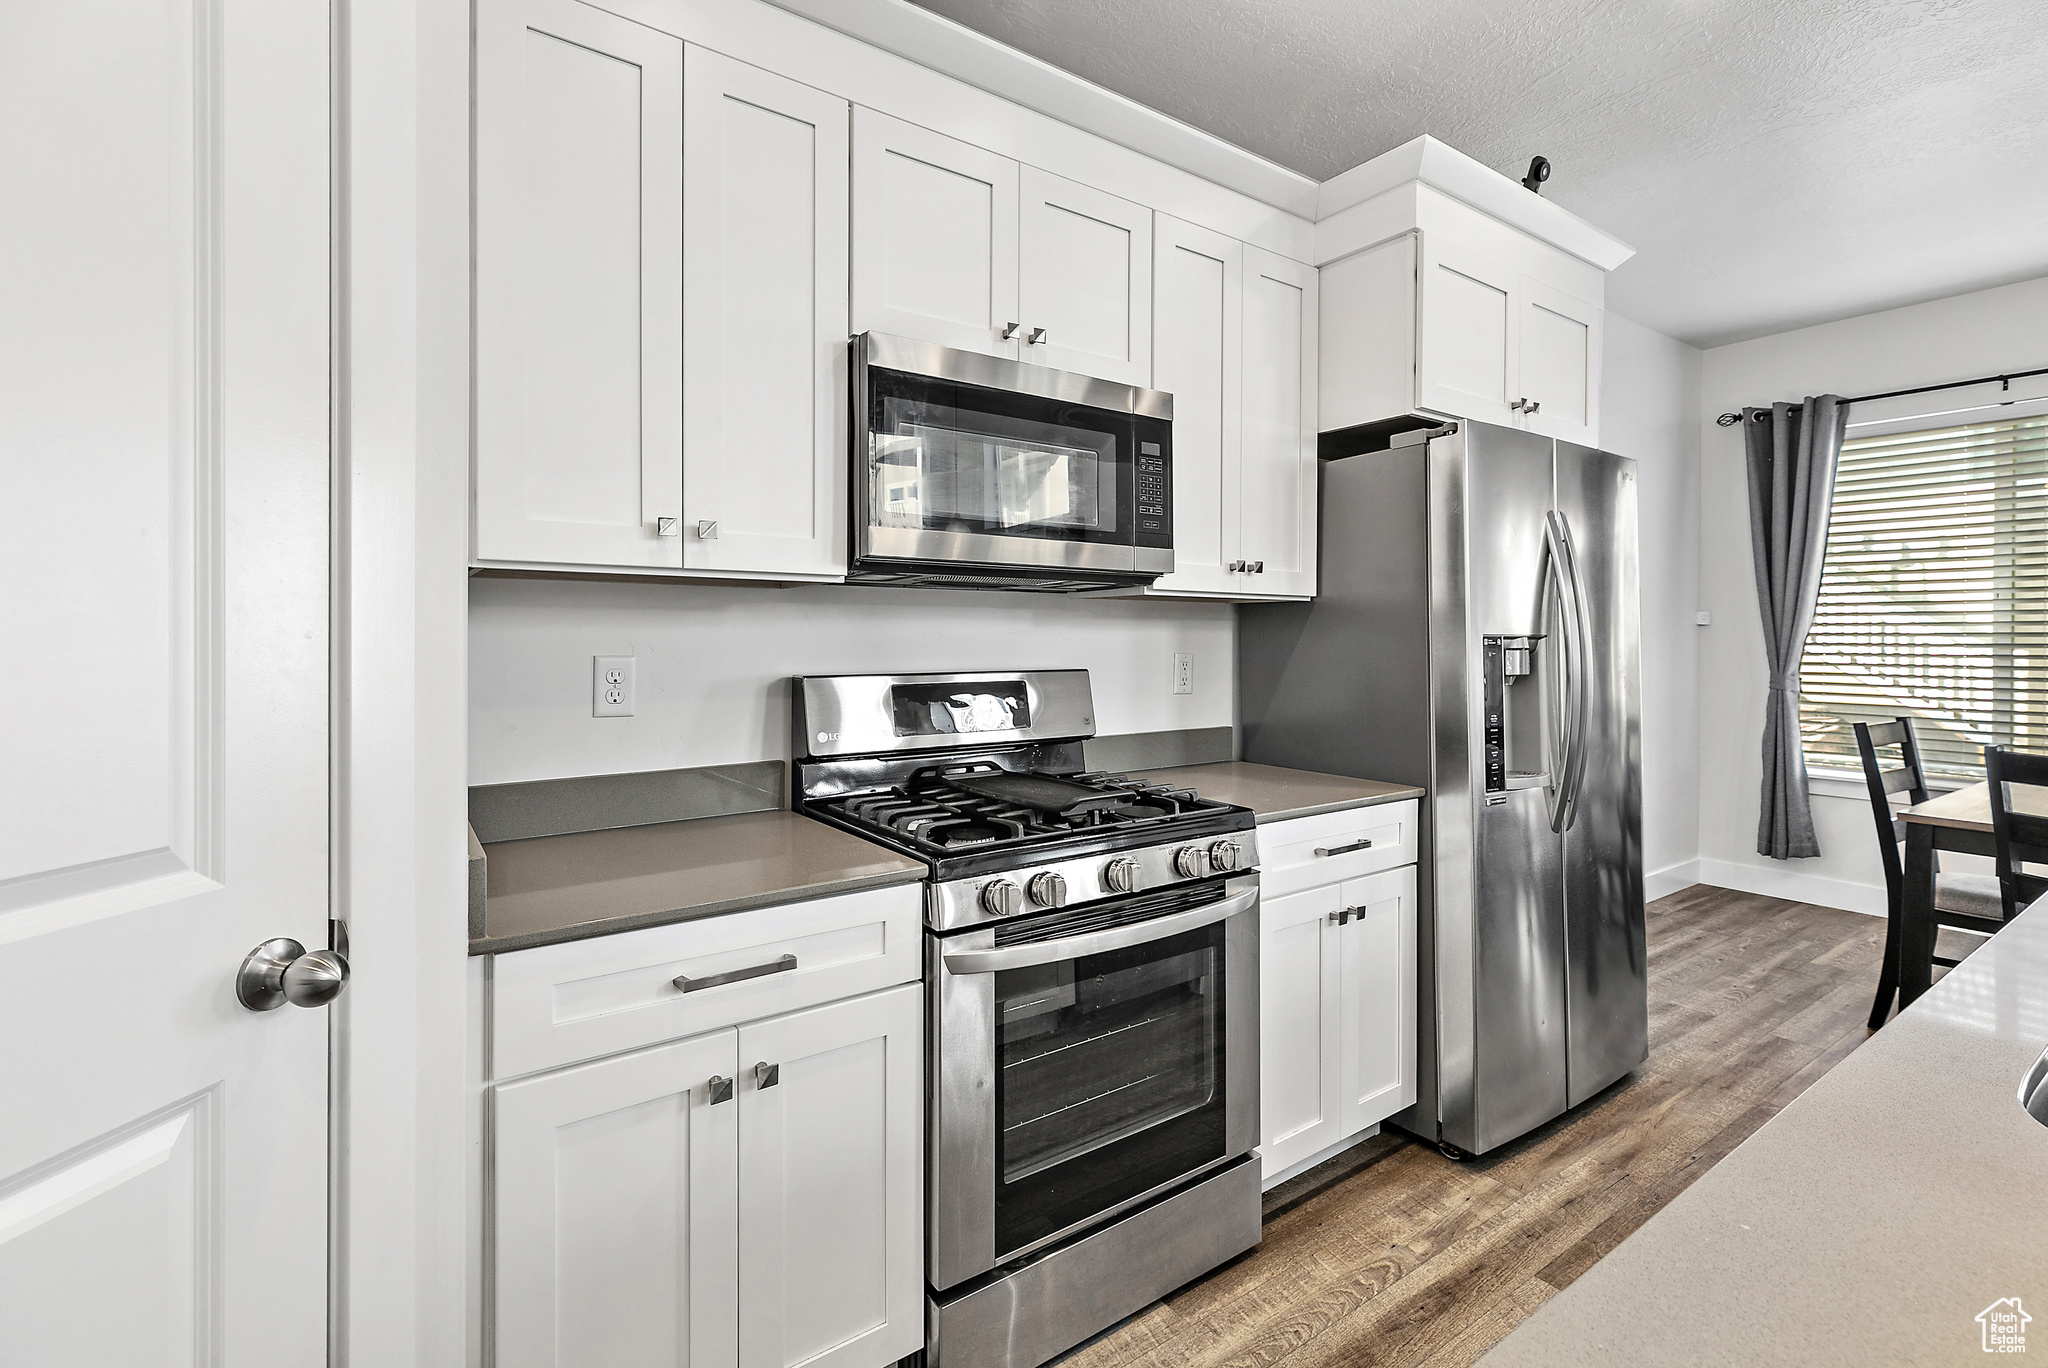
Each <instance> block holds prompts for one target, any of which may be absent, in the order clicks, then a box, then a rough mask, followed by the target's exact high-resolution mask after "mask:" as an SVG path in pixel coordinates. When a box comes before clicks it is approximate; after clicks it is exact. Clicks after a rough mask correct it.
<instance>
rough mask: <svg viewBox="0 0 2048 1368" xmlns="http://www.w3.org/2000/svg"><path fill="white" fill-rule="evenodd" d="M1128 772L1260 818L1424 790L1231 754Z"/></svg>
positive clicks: (1396, 798) (1366, 803) (1391, 799)
mask: <svg viewBox="0 0 2048 1368" xmlns="http://www.w3.org/2000/svg"><path fill="white" fill-rule="evenodd" d="M1131 777H1132V778H1133V779H1144V780H1147V781H1149V782H1152V783H1158V784H1177V785H1184V786H1185V787H1188V788H1191V789H1194V790H1195V791H1196V792H1197V793H1200V794H1201V795H1202V796H1203V797H1204V798H1214V799H1216V800H1218V801H1219V802H1224V803H1236V804H1237V805H1238V806H1239V807H1248V808H1250V809H1251V810H1252V811H1253V812H1256V813H1258V814H1259V820H1260V821H1261V822H1281V821H1285V820H1287V819H1288V818H1290V817H1313V816H1314V815H1316V814H1317V813H1319V812H1342V811H1343V810H1344V809H1346V808H1356V807H1371V806H1372V805H1373V804H1375V803H1397V802H1400V801H1401V800H1402V799H1404V798H1420V797H1421V796H1422V790H1421V789H1419V788H1415V787H1413V786H1412V785H1408V784H1383V783H1381V782H1379V781H1378V780H1376V779H1347V778H1345V777H1344V776H1343V775H1341V774H1316V773H1313V772H1312V771H1309V770H1294V769H1282V768H1280V767H1279V766H1277V765H1254V764H1252V763H1250V762H1249V761H1245V760H1230V761H1226V762H1224V763H1223V764H1220V765H1182V766H1179V767H1177V768H1175V769H1158V770H1144V771H1141V772H1140V773H1137V774H1134V775H1132V776H1131Z"/></svg>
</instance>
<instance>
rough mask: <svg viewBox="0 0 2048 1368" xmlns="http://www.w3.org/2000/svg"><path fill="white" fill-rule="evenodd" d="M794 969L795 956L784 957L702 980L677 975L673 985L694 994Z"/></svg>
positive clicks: (708, 975)
mask: <svg viewBox="0 0 2048 1368" xmlns="http://www.w3.org/2000/svg"><path fill="white" fill-rule="evenodd" d="M794 968H796V956H795V955H784V956H783V957H782V958H781V959H779V960H776V961H775V962H774V963H772V964H750V965H748V966H747V967H746V968H744V969H729V970H727V971H726V972H725V973H723V974H706V975H705V976H704V977H703V978H691V977H690V976H689V975H687V974H677V975H676V977H675V985H676V987H678V988H680V989H682V990H683V991H684V992H686V993H694V992H697V991H698V990H699V989H702V988H717V987H720V986H722V985H724V984H727V983H739V982H741V981H742V980H744V979H750V978H760V977H761V976H762V975H763V974H786V973H788V972H789V971H790V970H792V969H794Z"/></svg>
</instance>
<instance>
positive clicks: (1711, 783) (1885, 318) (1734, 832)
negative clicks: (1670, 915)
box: [1698, 279, 2048, 913]
mask: <svg viewBox="0 0 2048 1368" xmlns="http://www.w3.org/2000/svg"><path fill="white" fill-rule="evenodd" d="M2044 358H2048V279H2043V280H2034V281H2027V282H2024V283H2022V284H2018V285H2007V286H2003V287H2001V288H1999V289H1995V290H1983V291H1980V292H1978V293H1975V294H1967V295H1957V296H1955V297H1954V298H1950V299H1942V300H1936V301H1934V302H1933V303H1929V304H1916V305H1913V306H1911V307H1910V308H1904V309H1891V310H1888V311H1886V312H1884V313H1876V314H1869V315H1866V316H1864V317H1862V318H1851V319H1845V320H1843V321H1841V322H1838V323H1826V324H1822V325H1820V326H1818V327H1812V328H1802V329H1799V330H1798V331H1795V332H1788V333H1779V334H1777V335H1775V336H1772V337H1760V338H1757V339H1755V340H1753V341H1749V342H1737V343H1732V344H1730V345H1728V346H1725V347H1715V348H1713V349H1711V350H1709V351H1708V352H1707V353H1706V355H1705V362H1704V370H1703V373H1702V379H1701V395H1700V397H1701V404H1700V409H1699V414H1700V417H1699V426H1698V434H1699V440H1700V450H1701V462H1700V466H1701V480H1700V506H1699V507H1700V606H1701V607H1703V608H1706V609H1708V610H1709V611H1711V612H1712V613H1713V615H1714V625H1713V626H1712V627H1710V628H1706V629H1703V630H1702V632H1701V634H1700V637H1701V641H1700V645H1701V651H1700V676H1699V678H1700V683H1699V700H1700V735H1701V737H1702V738H1703V740H1704V744H1703V746H1702V750H1701V767H1700V812H1701V818H1700V855H1701V875H1700V877H1701V879H1702V881H1703V882H1706V883H1711V884H1718V885H1721V886H1723V887H1727V888H1740V889H1745V890H1748V891H1751V892H1759V893H1771V894H1776V895H1778V896H1781V897H1790V898H1798V899H1801V900H1803V901H1807V902H1815V903H1820V904H1822V905H1823V906H1828V907H1844V908H1850V909H1852V910H1855V911H1860V912H1872V913H1881V912H1882V911H1883V910H1884V887H1883V885H1884V875H1883V872H1882V870H1881V868H1880V867H1879V865H1878V857H1877V837H1876V833H1875V831H1874V830H1873V828H1872V825H1871V820H1870V808H1869V800H1868V799H1867V798H1864V797H1862V796H1860V795H1858V794H1856V793H1854V791H1853V789H1852V790H1850V791H1847V792H1837V793H1822V792H1816V793H1815V794H1814V795H1813V821H1814V829H1815V832H1816V834H1817V835H1818V836H1819V839H1820V848H1821V853H1820V855H1819V856H1818V857H1817V858H1815V859H1811V860H1771V859H1768V858H1767V857H1765V856H1762V855H1759V854H1757V853H1756V822H1757V798H1758V789H1759V786H1760V784H1761V782H1762V774H1763V762H1762V757H1761V737H1762V733H1763V708H1764V674H1765V671H1764V651H1763V631H1762V628H1761V627H1760V625H1759V623H1758V617H1757V607H1756V581H1755V577H1754V572H1753V571H1752V569H1751V563H1750V553H1749V511H1748V510H1749V494H1748V487H1747V482H1746V477H1745V475H1744V468H1743V457H1742V435H1741V429H1740V428H1739V427H1737V428H1721V427H1716V426H1715V425H1714V417H1715V415H1717V414H1720V413H1722V412H1728V411H1734V410H1737V409H1740V408H1741V407H1742V406H1743V405H1745V404H1752V405H1755V404H1767V403H1770V402H1772V401H1773V400H1779V399H1789V400H1793V401H1795V402H1796V401H1797V400H1799V399H1801V398H1804V397H1805V396H1807V395H1810V394H1827V393H1836V394H1845V395H1856V394H1869V393H1875V392H1882V391H1884V390H1892V389H1905V388H1910V387H1913V386H1916V385H1931V384H1937V383H1939V382H1941V381H1944V380H1958V379H1966V378H1969V377H1972V376H1977V375H1985V374H1991V373H1995V372H1997V371H1999V370H2001V369H2005V368H2011V369H2020V370H2025V369H2031V368H2032V367H2035V366H2039V365H2042V364H2043V363H2044ZM2025 383H2028V384H2031V386H2032V387H2033V388H2031V389H2023V387H2022V382H2016V383H2015V384H2014V386H2013V390H2012V394H2014V395H2018V394H2032V393H2038V392H2040V389H2041V381H2039V380H2035V381H2032V382H2025ZM1997 388H1998V387H1997V386H1996V385H1992V386H1989V387H1985V388H1984V389H1980V390H1969V391H1953V392H1949V393H1946V394H1940V395H1926V396H1920V397H1918V398H1914V399H1907V400H1893V401H1886V402H1885V403H1884V404H1882V405H1858V406H1857V407H1856V408H1855V409H1853V410H1852V411H1851V414H1850V419H1851V421H1852V423H1853V422H1855V421H1857V420H1859V419H1861V420H1873V419H1879V418H1892V417H1903V416H1907V415H1909V414H1913V413H1937V412H1940V411H1943V410H1946V409H1954V408H1959V407H1963V406H1965V405H1969V404H1976V403H1984V402H1996V401H1997V395H1996V393H1995V391H1996V390H1997Z"/></svg>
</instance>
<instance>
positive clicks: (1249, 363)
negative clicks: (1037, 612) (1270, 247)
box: [1143, 214, 1318, 599]
mask: <svg viewBox="0 0 2048 1368" xmlns="http://www.w3.org/2000/svg"><path fill="white" fill-rule="evenodd" d="M1152 288H1153V319H1154V326H1153V339H1154V340H1153V361H1152V386H1153V388H1155V389H1161V390H1165V391H1167V392H1168V393H1170V394H1172V395H1173V498H1174V502H1173V542H1174V546H1173V565H1174V570H1173V573H1172V574H1171V575H1166V576H1163V577H1161V578H1160V579H1159V581H1158V582H1157V583H1156V584H1154V585H1153V586H1152V587H1151V589H1150V590H1147V591H1143V592H1148V593H1153V594H1161V595H1177V596H1187V595H1193V596H1197V597H1216V598H1230V599H1266V598H1308V597H1312V596H1313V595H1314V594H1315V589H1316V493H1317V490H1316V423H1315V420H1316V397H1315V391H1316V346H1317V307H1318V306H1317V280H1316V271H1315V268H1314V267H1312V266H1304V265H1302V264H1301V263H1300V262H1298V261H1290V260H1288V259H1287V258H1285V257H1282V256H1276V255H1274V254H1273V253H1271V252H1267V251H1264V250H1262V249H1260V248H1257V247H1254V246H1251V245H1250V244H1248V243H1243V242H1239V241H1237V240H1236V239H1234V238H1229V237H1225V236H1224V235H1222V234H1220V233H1214V232H1210V231H1209V230H1208V229H1206V228H1199V227H1196V226H1195V225H1193V224H1189V223H1183V222H1181V221H1180V220H1178V219H1175V218H1169V217H1168V216H1166V215H1164V214H1160V215H1158V216H1157V236H1156V240H1155V242H1154V244H1153V286H1152Z"/></svg>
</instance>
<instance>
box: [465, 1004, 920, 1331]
mask: <svg viewBox="0 0 2048 1368" xmlns="http://www.w3.org/2000/svg"><path fill="white" fill-rule="evenodd" d="M923 1003H924V992H923V988H922V987H921V986H920V985H918V984H915V983H907V984H903V985H901V986H899V987H895V988H889V989H885V990H883V991H881V992H877V993H870V994H868V995H866V996H864V997H857V998H850V999H846V1000H843V1001H839V1002H833V1003H827V1004H825V1005H822V1006H817V1007H809V1008H805V1009H803V1010H800V1011H793V1012H788V1013H785V1014H783V1015H781V1016H776V1017H770V1018H767V1019H766V1020H762V1021H752V1022H745V1023H742V1024H740V1025H738V1026H737V1027H725V1028H722V1029H718V1030H714V1031H708V1032H705V1033H704V1034H701V1035H697V1036H693V1037H691V1038H690V1039H687V1040H680V1041H675V1042H673V1043H670V1044H666V1045H657V1046H654V1047H652V1048H649V1049H643V1050H636V1051H634V1052H632V1053H630V1054H623V1055H615V1056H612V1057H610V1058H607V1059H600V1060H596V1061H593V1062H591V1063H587V1064H579V1065H575V1066H573V1067H570V1068H566V1069H559V1070H556V1071H554V1072H552V1073H546V1074H541V1075H538V1076H536V1077H531V1078H526V1079H521V1080H519V1081H517V1082H513V1083H505V1084H500V1085H499V1086H498V1087H497V1088H496V1089H495V1090H494V1097H493V1099H492V1103H493V1106H492V1123H491V1125H492V1146H491V1148H492V1153H493V1155H494V1173H493V1177H492V1201H491V1209H492V1212H493V1217H494V1220H493V1236H492V1241H491V1250H492V1269H493V1274H494V1277H493V1280H492V1282H493V1293H492V1302H493V1305H494V1307H495V1319H494V1325H493V1330H494V1333H493V1335H492V1342H493V1355H492V1359H491V1361H492V1362H493V1363H495V1364H496V1365H497V1368H584V1366H585V1365H588V1366H589V1368H599V1365H602V1366H603V1368H684V1366H685V1365H687V1366H688V1368H734V1366H735V1365H738V1366H739V1368H793V1365H797V1364H806V1365H816V1368H881V1365H884V1364H887V1363H891V1362H893V1361H894V1360H896V1359H899V1358H901V1357H903V1356H904V1355H906V1354H909V1353H912V1352H914V1351H915V1350H917V1349H918V1348H920V1347H921V1346H922V1345H923V1343H924V1308H923V1301H922V1292H923V1286H924V1278H923V1269H924V1264H923V1259H924V1246H923V1239H922V1229H923V1210H924V1208H923V1182H924V1156H923V1149H922V1139H921V1137H922V1134H923V1115H922V1103H923V1086H924V1083H923V1079H924V1060H923V1041H924V1013H923Z"/></svg>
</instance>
